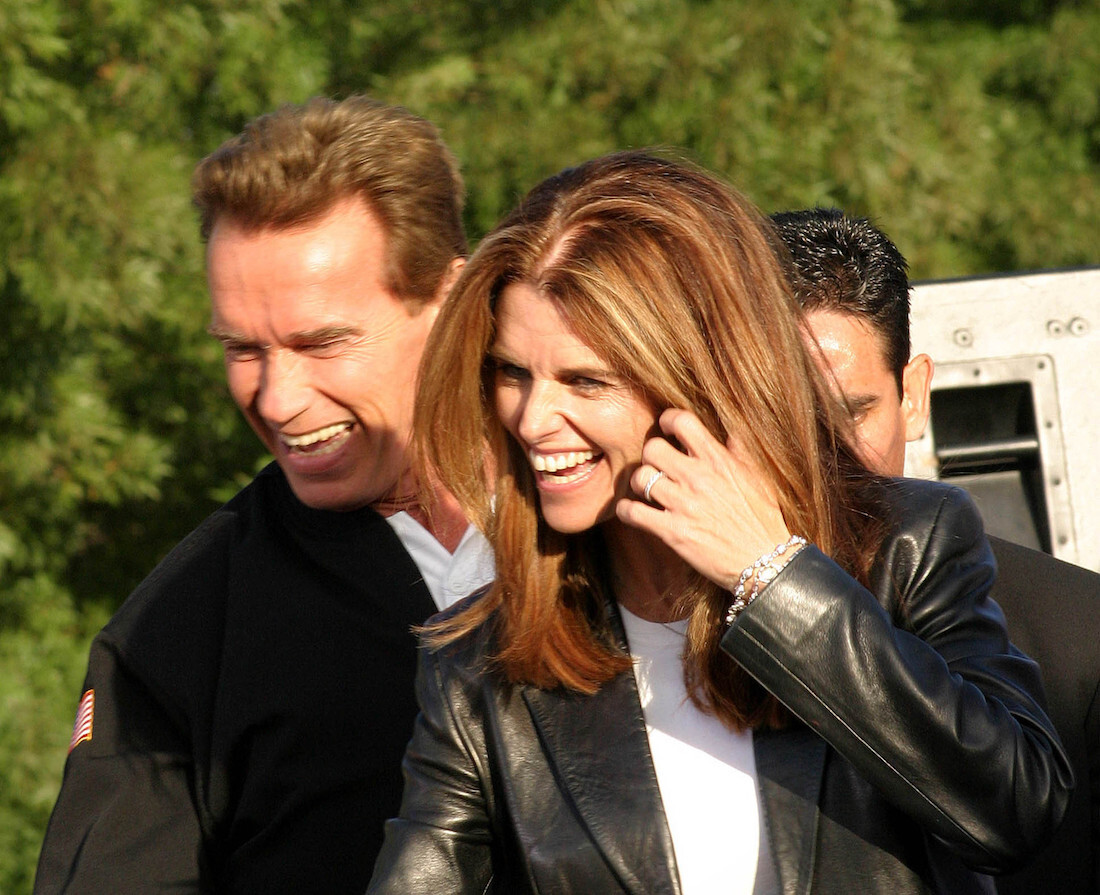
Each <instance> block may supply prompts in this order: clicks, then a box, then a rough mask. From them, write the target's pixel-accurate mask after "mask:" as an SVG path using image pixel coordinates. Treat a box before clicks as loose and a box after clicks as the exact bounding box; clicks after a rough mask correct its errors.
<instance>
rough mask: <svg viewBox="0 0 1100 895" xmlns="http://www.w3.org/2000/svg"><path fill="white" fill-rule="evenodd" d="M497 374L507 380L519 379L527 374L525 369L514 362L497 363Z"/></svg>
mask: <svg viewBox="0 0 1100 895" xmlns="http://www.w3.org/2000/svg"><path fill="white" fill-rule="evenodd" d="M497 375H498V376H500V377H501V378H502V379H508V380H513V381H516V380H520V379H523V378H524V377H525V376H526V375H527V371H526V370H524V369H523V367H517V366H516V365H515V364H506V363H503V362H498V363H497Z"/></svg>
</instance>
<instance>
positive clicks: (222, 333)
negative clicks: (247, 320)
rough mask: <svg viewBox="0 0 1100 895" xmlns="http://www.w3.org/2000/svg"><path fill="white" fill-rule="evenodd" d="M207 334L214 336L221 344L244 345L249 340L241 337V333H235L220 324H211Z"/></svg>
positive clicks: (207, 328)
mask: <svg viewBox="0 0 1100 895" xmlns="http://www.w3.org/2000/svg"><path fill="white" fill-rule="evenodd" d="M206 332H207V334H208V335H211V336H213V337H214V338H215V339H217V340H218V341H219V342H234V343H243V342H247V341H248V339H247V338H245V337H244V336H243V335H241V333H238V332H234V331H233V330H231V329H226V328H225V327H223V326H218V324H216V323H211V324H210V325H209V326H207V327H206Z"/></svg>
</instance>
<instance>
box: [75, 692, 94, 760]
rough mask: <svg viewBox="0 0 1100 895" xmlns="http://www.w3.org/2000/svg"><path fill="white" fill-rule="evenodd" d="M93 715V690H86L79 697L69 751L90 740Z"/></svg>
mask: <svg viewBox="0 0 1100 895" xmlns="http://www.w3.org/2000/svg"><path fill="white" fill-rule="evenodd" d="M94 714H95V690H88V691H87V692H86V693H85V694H84V695H83V696H81V697H80V705H79V706H77V709H76V723H75V724H73V738H72V739H71V740H69V751H70V752H72V751H73V749H75V748H76V747H77V746H79V745H80V744H81V743H83V742H85V741H86V740H90V739H91V738H92V716H93V715H94Z"/></svg>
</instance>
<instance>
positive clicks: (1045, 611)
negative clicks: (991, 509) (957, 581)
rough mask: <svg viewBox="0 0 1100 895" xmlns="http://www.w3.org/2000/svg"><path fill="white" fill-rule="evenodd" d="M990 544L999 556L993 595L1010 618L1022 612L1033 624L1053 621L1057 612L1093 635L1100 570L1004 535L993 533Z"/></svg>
mask: <svg viewBox="0 0 1100 895" xmlns="http://www.w3.org/2000/svg"><path fill="white" fill-rule="evenodd" d="M989 545H990V546H991V547H992V548H993V556H994V557H995V558H996V560H997V580H996V583H995V584H994V585H993V592H992V596H993V598H994V599H995V600H996V601H997V602H998V603H999V604H1000V605H1001V607H1002V608H1003V609H1004V610H1005V612H1006V614H1007V615H1009V617H1010V619H1009V620H1010V622H1011V621H1012V620H1013V618H1012V617H1013V616H1014V615H1019V616H1021V617H1024V616H1026V617H1027V618H1028V620H1029V624H1042V623H1049V622H1050V621H1051V619H1049V618H1047V616H1049V614H1050V613H1054V614H1056V615H1057V616H1058V617H1060V618H1062V619H1063V621H1070V624H1072V625H1077V624H1081V626H1082V630H1081V633H1082V634H1083V635H1084V634H1086V632H1088V633H1087V635H1086V636H1089V637H1092V636H1093V635H1092V633H1091V628H1092V621H1093V620H1094V619H1095V618H1097V617H1098V616H1100V574H1097V573H1096V572H1093V571H1090V570H1089V569H1086V568H1084V567H1083V566H1078V565H1074V564H1073V563H1069V562H1064V561H1063V560H1060V559H1056V558H1055V557H1053V556H1051V555H1050V554H1049V553H1043V552H1042V551H1040V550H1033V549H1032V548H1030V547H1024V546H1022V545H1020V544H1015V543H1013V542H1012V541H1006V540H1003V539H1002V538H997V537H990V538H989Z"/></svg>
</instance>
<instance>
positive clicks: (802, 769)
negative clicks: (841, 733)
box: [753, 726, 827, 895]
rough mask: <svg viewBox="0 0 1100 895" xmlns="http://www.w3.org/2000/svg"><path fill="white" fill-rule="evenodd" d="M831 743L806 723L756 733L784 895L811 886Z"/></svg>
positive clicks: (802, 894) (803, 893) (803, 894)
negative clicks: (827, 742)
mask: <svg viewBox="0 0 1100 895" xmlns="http://www.w3.org/2000/svg"><path fill="white" fill-rule="evenodd" d="M826 748H827V747H826V745H825V741H824V740H823V739H821V737H819V736H817V735H816V734H815V733H813V731H811V730H809V729H808V728H806V727H802V726H798V727H795V728H792V729H790V730H784V731H779V732H777V731H767V730H763V731H755V732H754V733H753V752H754V753H755V755H756V777H757V789H758V791H759V792H760V799H761V802H762V803H763V807H764V812H763V813H764V825H765V829H766V830H767V833H768V841H769V843H770V845H771V852H772V859H773V861H774V862H775V865H776V871H777V873H778V875H779V889H780V891H781V892H782V893H783V895H808V893H809V892H810V884H811V883H812V881H813V869H814V861H815V859H816V854H817V849H816V846H817V825H818V819H819V818H820V816H821V815H820V812H819V810H818V804H819V800H820V796H821V784H822V779H823V777H824V774H825V752H826Z"/></svg>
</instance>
